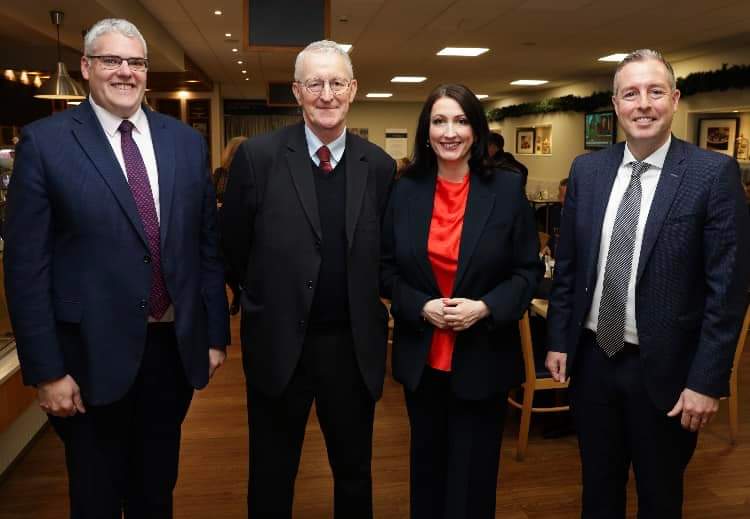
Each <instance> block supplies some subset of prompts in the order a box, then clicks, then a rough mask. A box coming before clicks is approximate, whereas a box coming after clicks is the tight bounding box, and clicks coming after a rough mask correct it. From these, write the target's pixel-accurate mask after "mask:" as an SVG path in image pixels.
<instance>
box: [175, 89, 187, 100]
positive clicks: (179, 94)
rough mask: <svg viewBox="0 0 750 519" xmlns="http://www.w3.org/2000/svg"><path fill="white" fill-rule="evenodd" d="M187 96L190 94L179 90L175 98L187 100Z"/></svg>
mask: <svg viewBox="0 0 750 519" xmlns="http://www.w3.org/2000/svg"><path fill="white" fill-rule="evenodd" d="M189 95H190V94H188V93H187V91H185V90H180V91H179V92H177V97H179V98H180V99H187V97H188V96H189Z"/></svg>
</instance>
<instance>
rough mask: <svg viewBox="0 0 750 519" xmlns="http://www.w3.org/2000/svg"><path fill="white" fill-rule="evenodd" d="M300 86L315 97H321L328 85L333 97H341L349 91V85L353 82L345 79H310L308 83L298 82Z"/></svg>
mask: <svg viewBox="0 0 750 519" xmlns="http://www.w3.org/2000/svg"><path fill="white" fill-rule="evenodd" d="M297 83H299V84H300V85H302V86H303V87H305V88H306V89H307V91H308V92H310V93H311V94H313V95H316V96H319V95H320V94H322V93H323V89H324V88H325V86H326V83H328V88H330V89H331V92H333V95H335V96H337V95H341V94H343V93H344V92H346V91H347V90H348V89H349V85H351V84H352V82H351V80H349V79H344V78H333V79H330V80H323V79H318V78H313V79H308V80H307V81H297Z"/></svg>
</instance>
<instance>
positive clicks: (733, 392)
mask: <svg viewBox="0 0 750 519" xmlns="http://www.w3.org/2000/svg"><path fill="white" fill-rule="evenodd" d="M748 328H750V305H748V307H747V309H746V310H745V320H744V321H743V322H742V328H740V337H739V339H738V340H737V350H735V352H734V361H733V362H732V376H731V377H730V379H729V397H728V398H727V399H728V400H729V441H730V443H731V444H732V445H734V444H736V443H737V435H738V434H739V432H740V422H739V402H738V400H739V394H738V393H737V371H738V370H739V367H740V366H739V364H740V357H742V350H743V349H744V348H745V343H746V342H747V333H748Z"/></svg>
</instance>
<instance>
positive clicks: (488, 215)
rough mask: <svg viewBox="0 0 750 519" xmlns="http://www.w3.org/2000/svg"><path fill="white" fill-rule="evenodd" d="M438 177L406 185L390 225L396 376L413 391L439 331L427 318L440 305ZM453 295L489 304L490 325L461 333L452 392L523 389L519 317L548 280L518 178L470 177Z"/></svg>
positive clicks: (388, 289)
mask: <svg viewBox="0 0 750 519" xmlns="http://www.w3.org/2000/svg"><path fill="white" fill-rule="evenodd" d="M435 179H436V177H435V175H422V176H413V177H412V176H407V177H401V178H400V179H399V180H398V181H397V182H396V184H395V187H394V189H393V193H392V195H391V199H390V201H389V203H388V208H387V209H386V214H385V220H384V222H383V262H382V263H383V264H382V268H381V285H382V291H383V294H384V296H385V297H389V298H391V300H392V305H391V313H392V314H393V318H394V321H395V326H394V335H393V375H394V377H395V378H396V379H397V380H398V381H399V382H401V383H402V384H404V386H405V387H406V388H407V389H409V390H410V391H414V390H415V389H416V388H417V386H418V385H419V381H420V380H421V378H422V372H423V370H424V367H425V365H426V363H427V355H428V353H429V351H430V344H431V342H432V331H433V329H434V328H433V327H432V325H430V324H429V323H426V322H425V321H424V320H423V319H422V308H424V305H425V303H426V302H427V301H429V300H431V299H436V298H440V297H442V295H441V294H440V290H439V288H438V284H437V281H436V279H435V275H434V274H433V271H432V266H431V264H430V260H429V257H428V254H427V242H428V239H429V232H430V221H431V219H432V207H433V202H434V198H435V184H436V180H435ZM470 182H471V183H470V185H469V195H468V199H467V201H466V212H465V214H464V223H463V229H462V233H461V243H460V245H459V254H458V270H457V272H456V280H455V283H454V288H453V293H452V294H451V297H465V298H468V299H474V300H480V299H481V300H482V301H484V303H485V304H486V305H487V307H488V308H489V310H490V315H489V317H486V318H485V319H483V320H481V321H479V322H477V323H476V324H474V325H473V326H472V327H470V328H469V329H467V330H464V331H462V332H459V333H458V335H457V337H456V343H455V348H454V353H453V363H452V371H453V373H452V376H451V386H452V390H453V392H454V393H455V394H456V395H457V396H458V397H460V398H464V399H468V400H479V399H483V398H487V397H488V396H490V395H493V394H497V393H499V392H502V391H506V390H507V389H508V388H510V387H512V386H515V385H517V384H518V383H520V381H521V370H522V362H521V346H520V338H519V333H518V319H520V317H521V315H522V314H523V312H524V310H526V309H527V308H528V305H529V301H531V297H532V294H533V293H534V290H536V286H537V283H538V282H539V279H540V278H541V276H542V271H543V268H542V265H541V263H540V261H539V240H538V237H537V232H536V228H535V226H534V219H533V214H532V212H531V209H530V207H529V204H528V202H527V200H526V196H525V194H524V192H523V188H522V184H521V177H520V176H519V175H516V174H515V173H513V172H510V171H506V170H500V169H498V170H496V171H495V172H494V173H493V174H491V175H489V176H488V177H486V178H482V177H480V176H479V175H476V174H472V176H471V179H470Z"/></svg>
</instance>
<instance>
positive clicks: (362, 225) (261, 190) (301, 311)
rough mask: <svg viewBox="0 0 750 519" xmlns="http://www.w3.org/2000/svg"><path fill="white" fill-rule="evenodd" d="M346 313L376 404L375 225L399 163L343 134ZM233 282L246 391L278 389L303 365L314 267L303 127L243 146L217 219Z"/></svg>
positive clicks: (378, 307) (317, 236) (379, 334)
mask: <svg viewBox="0 0 750 519" xmlns="http://www.w3.org/2000/svg"><path fill="white" fill-rule="evenodd" d="M344 160H346V240H347V245H348V254H347V283H348V294H349V305H350V308H349V313H350V319H351V327H352V334H353V336H354V347H355V353H356V357H357V362H358V363H359V368H360V370H361V372H362V376H363V378H364V380H365V384H366V385H367V387H368V389H369V391H370V393H371V395H372V396H373V398H379V396H380V394H381V392H382V388H383V377H384V373H385V348H386V337H387V322H388V313H387V310H386V309H385V307H384V306H383V304H382V303H381V301H380V298H379V294H378V268H379V257H380V220H381V215H382V211H383V209H384V208H385V203H386V199H387V196H388V192H389V189H390V185H391V182H392V180H393V176H394V174H395V171H396V164H395V162H394V161H393V159H391V158H390V157H389V156H388V155H386V153H385V152H384V151H383V150H381V149H380V148H378V147H377V146H375V145H374V144H371V143H369V142H367V141H365V140H364V139H361V138H359V137H357V136H355V135H352V134H350V133H348V134H347V136H346V151H345V153H344ZM221 222H222V223H221V225H222V231H223V232H222V242H223V245H224V251H225V254H226V258H227V262H228V265H229V275H230V280H234V281H237V282H239V283H240V284H241V285H242V307H243V314H242V348H243V362H244V366H245V371H246V374H247V377H248V381H249V383H250V384H253V385H254V386H255V387H257V388H258V389H260V390H261V391H263V392H265V393H267V394H268V395H271V396H274V395H279V394H281V392H282V391H283V390H284V388H285V387H286V385H287V384H288V382H289V380H290V379H291V376H292V373H293V372H294V369H295V367H296V365H297V362H298V361H299V358H300V354H301V352H302V343H303V340H304V338H305V332H306V329H307V324H308V322H307V321H308V316H309V315H310V308H311V305H312V301H313V295H314V289H315V284H316V282H317V279H318V271H319V268H320V243H321V239H322V233H321V227H320V218H319V213H318V202H317V197H316V193H315V184H314V181H313V171H312V163H311V160H310V156H309V154H308V149H307V142H306V140H305V132H304V125H303V124H302V123H300V124H297V125H294V126H290V127H287V128H283V129H281V130H279V131H276V132H274V133H270V134H267V135H262V136H258V137H254V138H252V139H249V140H247V141H246V142H244V143H243V144H242V145H241V146H240V148H239V149H238V150H237V154H236V155H235V157H234V160H233V161H232V166H231V170H230V174H229V182H228V184H227V189H226V191H225V194H224V205H223V206H222V211H221Z"/></svg>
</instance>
